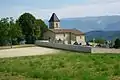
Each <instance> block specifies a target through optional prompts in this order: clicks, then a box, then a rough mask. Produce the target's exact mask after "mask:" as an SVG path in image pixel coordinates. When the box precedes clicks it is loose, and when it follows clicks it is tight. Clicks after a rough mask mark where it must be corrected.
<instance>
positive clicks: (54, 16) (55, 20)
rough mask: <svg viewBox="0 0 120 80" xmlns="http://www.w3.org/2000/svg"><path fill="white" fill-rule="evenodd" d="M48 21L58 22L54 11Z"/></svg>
mask: <svg viewBox="0 0 120 80" xmlns="http://www.w3.org/2000/svg"><path fill="white" fill-rule="evenodd" d="M49 22H60V20H59V19H58V17H57V16H56V14H55V13H53V14H52V16H51V18H50V20H49Z"/></svg>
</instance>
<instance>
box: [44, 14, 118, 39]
mask: <svg viewBox="0 0 120 80" xmlns="http://www.w3.org/2000/svg"><path fill="white" fill-rule="evenodd" d="M45 23H46V24H48V20H45ZM60 24H61V28H65V29H73V28H76V29H79V30H80V31H82V32H84V33H86V39H87V40H91V39H92V38H104V39H107V40H111V39H114V38H117V37H120V16H118V15H113V16H98V17H77V18H64V19H61V23H60Z"/></svg>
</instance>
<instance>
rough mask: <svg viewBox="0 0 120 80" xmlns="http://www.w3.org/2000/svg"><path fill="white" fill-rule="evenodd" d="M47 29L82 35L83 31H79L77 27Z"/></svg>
mask: <svg viewBox="0 0 120 80" xmlns="http://www.w3.org/2000/svg"><path fill="white" fill-rule="evenodd" d="M49 30H50V31H52V32H54V33H72V34H75V35H84V33H83V32H81V31H79V30H77V29H49Z"/></svg>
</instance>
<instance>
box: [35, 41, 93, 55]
mask: <svg viewBox="0 0 120 80" xmlns="http://www.w3.org/2000/svg"><path fill="white" fill-rule="evenodd" d="M35 44H36V45H37V46H45V47H52V48H58V49H64V50H70V51H78V52H86V53H91V47H82V46H80V45H66V44H57V43H50V42H40V41H36V42H35Z"/></svg>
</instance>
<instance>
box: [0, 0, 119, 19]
mask: <svg viewBox="0 0 120 80" xmlns="http://www.w3.org/2000/svg"><path fill="white" fill-rule="evenodd" d="M24 12H30V13H32V14H33V15H35V16H36V18H42V19H49V17H50V16H51V14H52V13H53V12H55V13H56V14H57V15H58V17H59V18H68V17H85V16H104V15H119V14H120V0H90V1H89V2H88V3H86V4H80V5H67V6H66V7H65V6H64V7H62V8H58V9H40V8H35V7H34V8H33V7H23V6H17V7H11V8H9V9H6V10H5V9H4V10H1V11H0V13H1V16H2V17H3V16H5V17H6V16H13V17H15V18H18V16H20V15H21V14H22V13H24Z"/></svg>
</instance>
